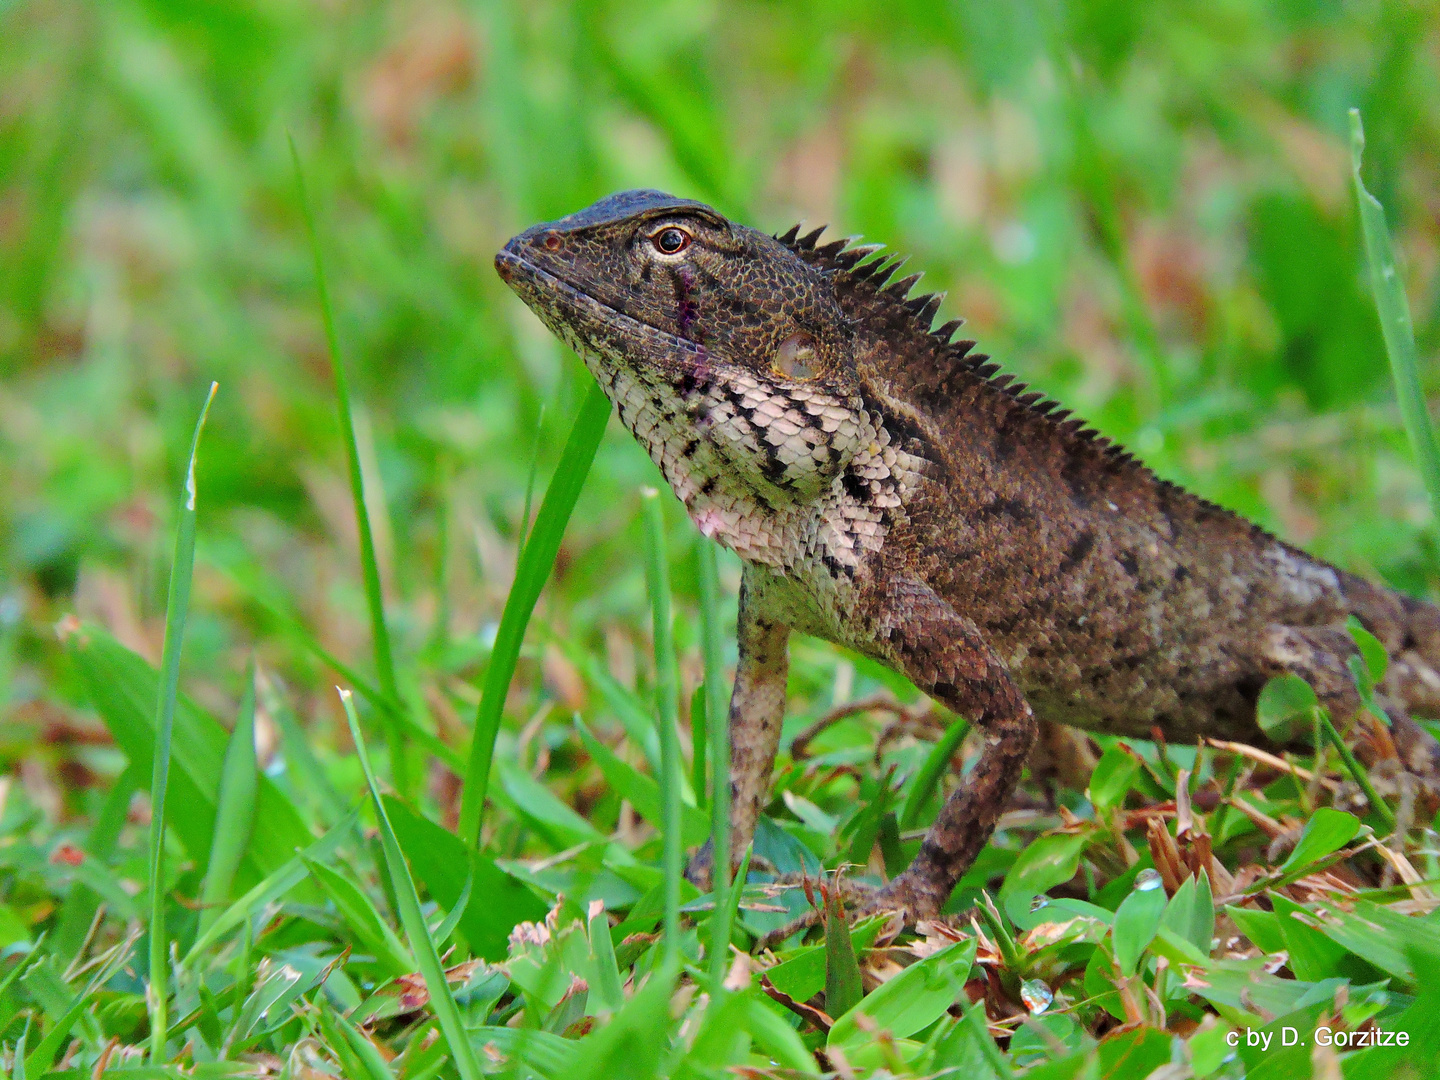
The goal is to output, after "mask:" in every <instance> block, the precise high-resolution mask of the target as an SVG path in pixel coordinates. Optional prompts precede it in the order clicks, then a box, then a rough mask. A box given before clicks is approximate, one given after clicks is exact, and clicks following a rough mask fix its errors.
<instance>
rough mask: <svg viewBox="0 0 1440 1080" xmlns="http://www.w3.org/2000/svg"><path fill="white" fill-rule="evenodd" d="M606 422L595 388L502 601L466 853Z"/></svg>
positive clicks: (473, 764)
mask: <svg viewBox="0 0 1440 1080" xmlns="http://www.w3.org/2000/svg"><path fill="white" fill-rule="evenodd" d="M609 420H610V399H609V398H607V397H606V396H605V391H604V390H601V389H600V387H599V386H598V385H596V384H594V383H592V384H591V385H590V391H589V393H587V394H586V395H585V401H584V403H583V404H582V405H581V406H580V413H579V415H577V416H576V417H575V424H574V426H573V427H571V429H570V437H569V439H567V440H566V442H565V449H564V450H563V451H562V452H561V454H560V464H559V465H557V466H556V467H555V475H554V476H553V477H552V478H551V480H550V486H549V487H548V488H546V490H545V498H544V499H542V500H541V502H540V512H539V513H537V514H536V515H535V524H534V525H533V526H532V527H531V529H530V533H529V535H528V536H527V537H526V540H525V550H524V551H523V552H522V553H521V556H520V564H519V566H518V567H516V570H515V582H514V584H512V585H511V586H510V595H509V596H507V597H506V599H505V610H504V612H503V613H502V614H501V616H500V627H499V629H498V630H497V631H496V633H495V647H494V649H492V650H491V653H490V664H489V666H488V667H487V668H486V669H485V683H484V686H483V687H482V689H481V691H480V708H479V711H478V712H477V713H476V716H475V734H474V737H473V740H472V741H471V744H470V764H469V768H468V769H467V770H466V773H465V790H464V791H463V792H462V794H461V797H460V821H459V832H460V838H461V839H462V840H464V841H465V842H466V843H467V844H469V845H470V846H471V847H478V846H479V844H480V820H481V818H482V817H483V816H484V813H485V795H486V792H487V790H488V788H489V786H490V766H491V763H492V762H493V761H494V758H495V737H496V736H497V735H498V734H499V733H500V717H501V715H502V713H503V712H504V709H505V694H506V692H507V691H508V690H509V689H510V679H511V676H513V675H514V674H515V662H516V661H517V660H519V659H520V644H521V642H522V641H523V640H524V638H525V627H526V625H528V624H529V622H530V615H531V613H532V612H533V611H534V610H535V602H536V601H537V600H539V599H540V590H541V589H542V588H544V586H545V580H546V579H547V578H548V577H549V576H550V569H551V567H553V566H554V565H555V556H556V555H557V554H559V552H560V541H561V539H562V538H563V537H564V535H565V526H566V524H567V523H568V522H569V520H570V512H571V511H572V510H574V509H575V500H576V499H578V498H579V497H580V489H581V488H582V487H584V485H585V477H586V475H588V474H589V472H590V463H591V462H592V461H593V460H595V450H596V449H597V448H598V447H599V445H600V438H601V436H603V435H604V434H605V425H606V424H607V423H608V422H609Z"/></svg>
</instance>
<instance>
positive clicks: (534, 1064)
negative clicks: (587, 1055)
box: [470, 1027, 585, 1080]
mask: <svg viewBox="0 0 1440 1080" xmlns="http://www.w3.org/2000/svg"><path fill="white" fill-rule="evenodd" d="M470 1041H471V1045H473V1046H474V1047H475V1048H476V1051H477V1052H478V1053H484V1052H485V1050H486V1048H488V1047H493V1048H494V1049H495V1050H496V1051H498V1052H499V1053H501V1054H504V1055H505V1057H506V1058H509V1059H511V1060H512V1061H513V1060H514V1059H516V1058H518V1059H519V1060H520V1061H522V1062H524V1064H525V1066H526V1068H529V1069H533V1070H535V1072H536V1073H538V1074H539V1075H540V1076H541V1077H542V1078H543V1080H572V1077H573V1075H574V1072H575V1068H576V1065H577V1064H578V1063H579V1061H580V1059H581V1048H582V1047H583V1046H584V1045H585V1044H584V1042H583V1041H582V1042H576V1041H575V1040H573V1039H565V1038H561V1037H560V1036H559V1035H556V1034H554V1033H553V1032H550V1031H540V1030H538V1029H536V1028H511V1027H477V1028H471V1029H470ZM500 1075H501V1076H504V1075H505V1072H504V1071H503V1070H502V1071H501V1073H500ZM514 1075H516V1076H521V1075H524V1074H523V1073H521V1072H520V1071H519V1070H516V1072H515V1074H514Z"/></svg>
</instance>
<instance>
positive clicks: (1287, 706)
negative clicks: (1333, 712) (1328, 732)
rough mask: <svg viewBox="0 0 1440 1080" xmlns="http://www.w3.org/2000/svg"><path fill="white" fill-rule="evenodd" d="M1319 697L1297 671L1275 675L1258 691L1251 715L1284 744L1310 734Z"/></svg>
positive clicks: (1278, 741)
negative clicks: (1293, 673)
mask: <svg viewBox="0 0 1440 1080" xmlns="http://www.w3.org/2000/svg"><path fill="white" fill-rule="evenodd" d="M1319 704H1320V700H1319V698H1317V697H1316V696H1315V691H1314V690H1313V689H1311V687H1310V684H1309V683H1307V682H1306V681H1305V680H1304V679H1302V678H1301V677H1300V676H1299V675H1277V676H1276V677H1275V678H1273V679H1271V680H1270V681H1269V682H1267V683H1266V684H1265V686H1264V688H1263V689H1262V690H1261V691H1260V698H1259V700H1258V701H1257V702H1256V704H1255V719H1256V722H1257V723H1259V725H1260V730H1261V731H1263V732H1265V734H1266V735H1267V736H1269V737H1270V739H1271V741H1272V742H1276V743H1279V744H1280V745H1282V746H1283V745H1284V744H1286V743H1289V742H1294V741H1295V740H1297V739H1305V738H1306V737H1307V736H1312V737H1313V735H1314V731H1315V721H1314V716H1315V710H1316V709H1317V708H1318V707H1319Z"/></svg>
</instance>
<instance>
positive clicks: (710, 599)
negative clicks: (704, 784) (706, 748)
mask: <svg viewBox="0 0 1440 1080" xmlns="http://www.w3.org/2000/svg"><path fill="white" fill-rule="evenodd" d="M696 542H697V543H698V545H699V547H698V549H697V551H696V555H697V558H698V560H699V564H700V650H701V654H702V659H703V660H704V663H705V718H706V727H707V729H708V731H707V734H708V735H709V740H708V741H709V745H710V776H711V778H712V779H711V782H712V783H713V785H714V788H713V790H712V791H711V793H710V850H711V855H712V860H711V861H712V866H713V869H712V870H711V876H712V884H711V891H712V892H713V893H714V894H715V914H714V915H713V916H711V919H710V979H711V982H712V984H713V986H712V988H711V995H712V996H713V997H716V998H718V997H719V995H720V991H721V988H722V987H723V985H724V982H725V967H726V964H727V963H728V962H729V959H730V956H729V954H730V915H729V908H730V905H729V903H728V902H727V899H728V896H727V894H728V892H729V889H730V723H729V719H730V718H729V715H728V714H729V703H728V702H727V700H726V694H725V654H724V651H723V646H722V645H721V637H720V573H719V568H718V567H717V565H716V562H717V560H716V556H715V545H714V544H713V543H711V542H710V540H708V539H706V538H705V537H704V536H701V537H698V538H697V541H696ZM697 752H698V751H697ZM695 794H696V795H697V796H698V795H699V794H700V788H698V787H697V788H696V791H695Z"/></svg>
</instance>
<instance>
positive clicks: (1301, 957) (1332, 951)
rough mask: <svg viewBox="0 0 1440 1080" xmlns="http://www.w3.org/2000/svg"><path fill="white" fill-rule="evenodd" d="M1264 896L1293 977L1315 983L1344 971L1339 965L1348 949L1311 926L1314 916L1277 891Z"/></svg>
mask: <svg viewBox="0 0 1440 1080" xmlns="http://www.w3.org/2000/svg"><path fill="white" fill-rule="evenodd" d="M1268 895H1269V898H1270V903H1271V906H1272V907H1274V909H1275V919H1276V922H1277V924H1278V926H1279V928H1280V932H1281V933H1282V934H1283V935H1284V937H1285V951H1286V952H1287V953H1289V955H1290V962H1289V967H1290V970H1291V971H1293V972H1294V973H1295V977H1296V978H1297V979H1304V980H1305V981H1307V982H1318V981H1320V980H1321V979H1328V978H1330V977H1332V976H1334V975H1341V974H1345V972H1342V971H1340V970H1339V966H1340V964H1341V963H1342V962H1343V961H1344V960H1345V959H1346V957H1347V955H1348V950H1347V949H1346V948H1345V947H1344V946H1343V945H1340V944H1339V943H1337V942H1335V941H1333V940H1331V939H1330V938H1328V937H1326V936H1325V935H1324V934H1322V933H1321V932H1320V931H1319V930H1317V929H1315V926H1314V924H1315V922H1316V918H1315V916H1314V915H1312V914H1311V913H1310V911H1309V910H1308V909H1306V908H1304V907H1301V906H1300V905H1299V904H1297V903H1295V902H1294V901H1293V900H1291V899H1290V898H1289V897H1287V896H1284V895H1282V894H1281V893H1279V892H1271V893H1269V894H1268Z"/></svg>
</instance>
